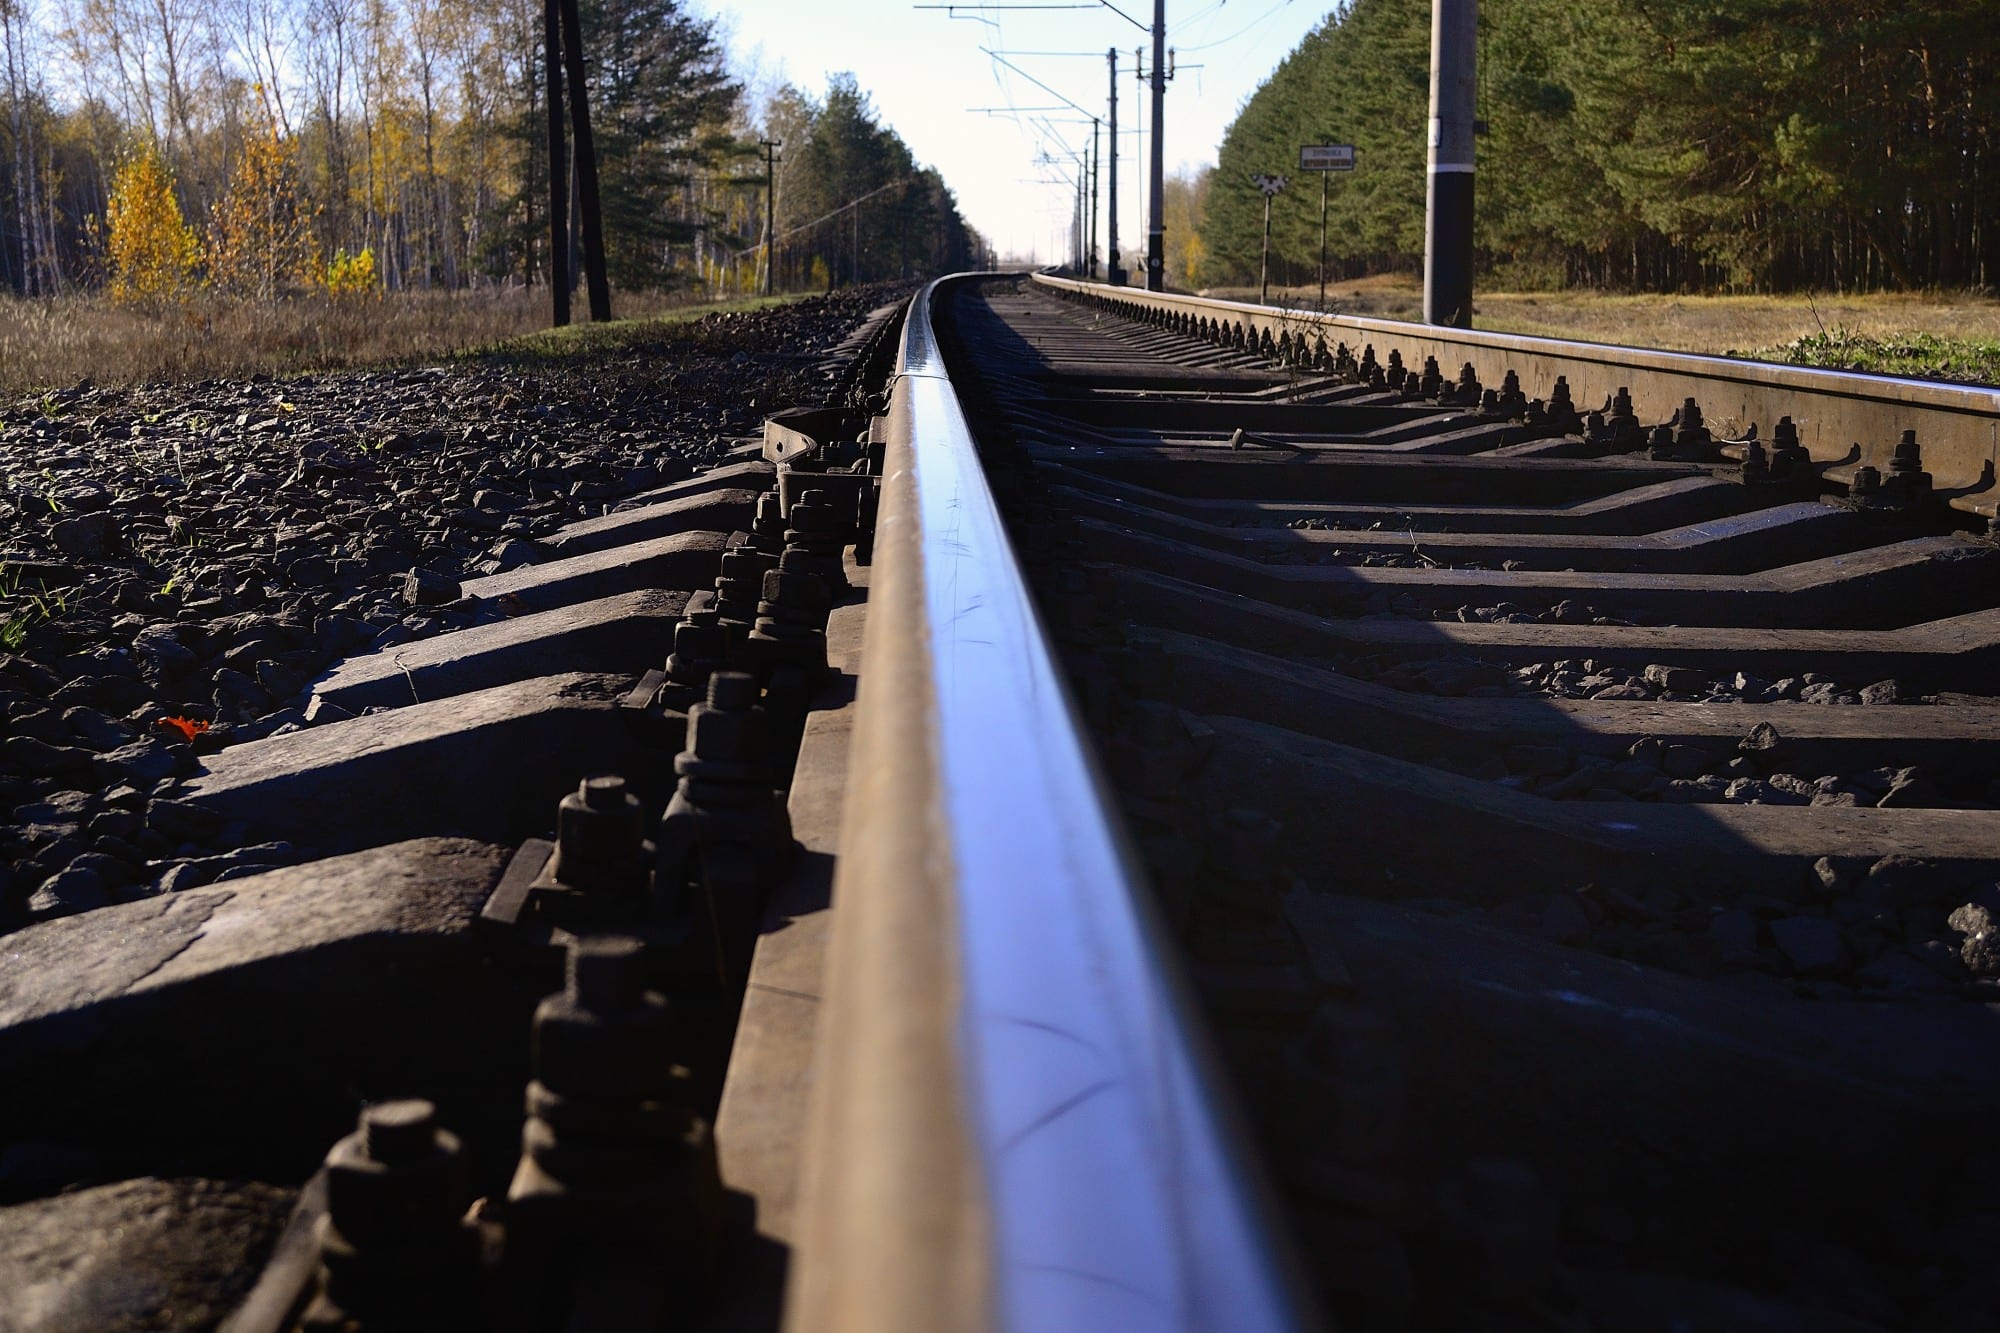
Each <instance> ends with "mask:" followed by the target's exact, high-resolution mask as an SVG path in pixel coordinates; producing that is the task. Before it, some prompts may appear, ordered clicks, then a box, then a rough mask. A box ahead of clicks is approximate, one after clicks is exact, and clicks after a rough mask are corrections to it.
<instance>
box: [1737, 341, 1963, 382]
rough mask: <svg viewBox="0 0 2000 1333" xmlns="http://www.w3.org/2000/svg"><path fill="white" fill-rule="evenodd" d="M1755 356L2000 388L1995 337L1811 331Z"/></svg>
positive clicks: (1764, 358) (1839, 368) (1768, 359)
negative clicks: (1881, 334)
mask: <svg viewBox="0 0 2000 1333" xmlns="http://www.w3.org/2000/svg"><path fill="white" fill-rule="evenodd" d="M1750 355H1752V356H1754V357H1756V358H1757V359H1758V360H1761V361H1783V362H1786V363H1787V364H1790V365H1794V366H1818V367H1821V368H1823V369H1827V370H1862V371H1869V372H1872V373H1874V374H1878V375H1910V376H1915V377H1917V378H1920V379H1927V380H1956V381H1961V382H1963V383H1967V384H2000V339H1996V338H1951V337H1946V336H1943V335H1940V334H1935V333H1896V334H1886V335H1883V336H1880V337H1877V336H1874V335H1871V334H1866V333H1855V332H1853V331H1851V330H1848V329H1844V328H1837V329H1833V330H1831V331H1828V332H1822V333H1809V334H1807V335H1805V336H1804V337H1802V338H1794V339H1792V340H1791V341H1790V342H1788V343H1780V344H1779V345H1777V346H1776V347H1767V348H1764V349H1763V350H1761V351H1757V352H1752V353H1750Z"/></svg>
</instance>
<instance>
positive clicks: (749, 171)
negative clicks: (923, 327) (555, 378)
mask: <svg viewBox="0 0 2000 1333" xmlns="http://www.w3.org/2000/svg"><path fill="white" fill-rule="evenodd" d="M582 18H583V28H584V47H585V53H586V63H587V66H588V74H589V80H588V87H589V94H590V100H591V115H592V120H593V122H594V130H595V137H596V141H597V147H598V156H599V162H600V177H601V197H602V200H603V210H604V217H605V227H606V238H607V251H608V260H609V267H610V271H611V278H612V281H613V283H614V284H615V285H618V286H620V287H624V288H626V289H639V288H658V287H666V286H675V285H690V284H696V285H705V286H706V287H708V288H710V289H712V290H717V291H724V290H738V291H748V290H752V289H754V288H755V287H756V286H757V285H758V281H759V278H760V276H761V263H762V254H763V250H762V248H761V247H762V245H763V241H764V236H763V232H764V223H765V210H764V194H763V191H764V186H765V184H766V181H765V175H764V159H763V155H762V153H761V151H760V150H759V148H758V141H759V140H760V139H763V138H767V137H775V138H782V139H784V140H785V141H786V146H785V148H784V150H783V156H782V158H781V164H780V168H779V170H780V181H779V191H780V193H779V207H780V217H779V226H778V230H779V231H781V232H783V231H784V230H785V229H786V228H787V227H788V226H789V227H792V228H794V229H795V230H794V234H793V235H792V236H790V237H789V238H788V239H787V240H786V242H785V243H784V245H783V246H781V248H780V252H779V253H780V255H781V257H782V265H781V269H780V274H781V277H782V278H789V279H791V280H793V281H795V282H798V281H805V280H807V279H809V278H816V277H817V278H825V279H827V280H850V279H855V278H874V277H882V276H888V275H892V274H899V273H914V272H918V271H924V270H928V269H932V268H934V267H937V266H939V265H941V264H955V263H958V262H962V260H963V258H964V257H965V256H966V255H968V254H970V253H972V252H973V251H974V250H975V249H976V248H977V247H978V244H979V243H978V241H977V238H976V237H975V236H974V234H973V233H972V232H971V231H970V230H969V229H968V228H967V227H966V225H965V223H964V221H963V219H962V218H961V217H960V215H959V213H958V210H957V205H956V202H955V201H954V200H953V198H952V196H951V192H950V191H949V190H948V189H946V188H945V186H944V183H943V181H942V180H941V179H939V178H938V176H937V174H936V173H935V172H933V171H929V170H926V169H923V168H920V167H918V166H917V165H916V164H915V163H914V162H913V161H912V160H911V157H910V153H909V150H908V148H907V147H906V146H905V145H904V144H903V142H902V140H901V139H900V138H899V137H897V136H896V134H895V133H894V131H893V130H890V129H888V128H886V127H884V126H882V125H880V124H878V123H877V122H876V120H875V118H874V115H873V113H872V111H871V110H870V108H869V106H868V102H867V99H866V97H865V96H864V95H863V94H862V93H861V92H860V90H859V89H858V88H857V87H856V86H855V84H854V82H853V80H852V79H851V78H841V79H837V80H836V81H835V82H834V84H833V85H832V87H831V89H830V90H829V92H828V94H827V96H826V98H825V100H824V101H819V100H815V99H814V98H813V97H811V96H810V95H808V94H806V93H803V92H801V91H799V90H797V89H794V88H790V87H786V88H783V89H780V90H779V91H778V92H777V93H776V94H774V95H773V96H772V97H770V98H768V99H766V100H765V104H764V105H762V106H757V105H753V104H752V102H751V99H750V98H748V97H747V96H746V94H745V91H744V89H743V87H742V86H741V84H740V83H739V81H738V80H737V79H735V78H734V77H732V75H731V73H730V71H729V67H728V63H727V56H726V52H725V51H724V49H723V46H722V43H721V39H720V37H719V35H718V33H717V31H716V28H715V24H714V22H713V21H712V20H710V19H708V18H706V17H702V16H700V15H698V14H696V13H694V12H692V11H691V10H690V9H689V8H688V7H687V6H686V5H685V4H684V3H682V0H583V4H582ZM542 37H543V25H542V6H541V5H540V4H539V3H536V0H0V291H5V290H12V291H13V292H16V293H20V294H24V295H48V294H54V293H58V292H64V291H72V290H78V289H84V290H90V289H96V288H98V287H100V286H107V285H113V284H114V282H115V280H116V279H117V277H118V273H117V272H116V271H115V270H116V268H117V265H118V263H119V261H120V259H121V256H124V255H128V254H131V253H141V252H143V253H144V254H146V255H149V256H151V257H152V262H154V263H156V264H161V265H166V266H168V267H172V266H174V265H181V266H182V267H184V269H185V275H184V276H185V280H186V281H187V282H189V283H191V284H200V285H203V286H208V287H213V288H220V289H224V290H229V291H234V292H237V293H239V294H244V295H251V296H266V297H268V296H272V295H283V294H285V293H286V292H288V291H295V290H299V289H301V288H304V287H311V286H315V285H322V286H328V287H329V289H334V290H338V289H340V288H341V287H342V285H343V284H344V285H345V286H346V287H347V288H352V287H354V286H356V285H361V284H375V285H380V286H383V287H388V288H391V289H398V288H420V287H421V288H466V287H475V286H483V285H493V284H507V283H515V284H518V283H523V282H530V283H532V282H540V281H543V280H545V276H546V273H547V271H548V255H547V253H546V250H547V233H548V227H547V217H546V213H545V210H546V207H547V203H546V200H547V188H546V184H545V180H546V174H547V157H546V154H547V148H546V140H545V127H544V97H545V89H544V82H543V64H542ZM885 186H886V187H889V188H883V187H885ZM147 190H150V191H152V192H153V195H154V197H152V198H144V199H142V198H141V194H142V193H143V192H144V191H147ZM871 192H873V193H872V194H871ZM863 195H870V196H871V197H870V198H869V200H868V202H867V203H866V204H864V205H863V206H862V211H861V227H860V231H859V244H858V246H857V244H856V233H855V230H854V228H853V227H852V226H851V225H848V226H847V228H846V230H844V231H838V234H836V231H837V228H836V227H834V226H832V225H826V226H818V227H814V226H805V227H803V228H801V227H800V225H799V224H801V223H803V222H805V221H806V220H807V219H809V218H811V217H812V216H814V215H815V212H816V211H817V212H824V211H828V210H838V209H839V208H840V207H841V206H842V205H844V204H846V203H847V202H848V201H850V200H852V199H855V198H857V197H860V196H863ZM121 203H122V205H123V207H122V209H121V208H120V207H119V205H120V204H121ZM572 207H574V205H572ZM115 216H123V217H125V218H126V219H127V220H128V222H130V223H137V222H139V221H142V220H143V223H144V225H145V226H146V228H147V231H146V234H145V235H143V236H129V237H128V238H127V240H126V243H125V244H124V245H123V246H122V247H121V245H120V244H119V243H118V241H117V238H115V237H113V236H112V235H111V234H110V230H111V223H112V222H113V221H114V220H115ZM841 217H842V218H843V219H844V220H845V221H847V222H848V223H851V221H852V219H851V217H849V216H848V215H847V214H841ZM362 256H365V259H362V258H361V257H362ZM574 271H575V269H574V267H573V268H572V272H574ZM163 281H164V279H163ZM139 285H141V286H143V285H144V284H139ZM127 286H128V287H129V286H132V284H129V283H128V284H127ZM153 294H157V293H153Z"/></svg>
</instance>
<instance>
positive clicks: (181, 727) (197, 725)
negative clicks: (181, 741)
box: [159, 717, 208, 745]
mask: <svg viewBox="0 0 2000 1333" xmlns="http://www.w3.org/2000/svg"><path fill="white" fill-rule="evenodd" d="M159 725H160V726H162V727H164V728H166V729H167V730H169V731H178V732H179V733H180V734H181V735H182V736H183V737H184V738H186V740H187V743H188V744H190V745H192V744H194V738H195V737H197V736H199V735H201V733H202V732H204V731H207V730H208V723H206V722H203V721H201V720H200V719H198V718H192V717H163V718H161V719H160V723H159Z"/></svg>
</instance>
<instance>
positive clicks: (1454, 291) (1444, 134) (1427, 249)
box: [1424, 0, 1479, 329]
mask: <svg viewBox="0 0 2000 1333" xmlns="http://www.w3.org/2000/svg"><path fill="white" fill-rule="evenodd" d="M1478 60H1479V6H1478V0H1431V133H1430V190H1429V195H1428V198H1427V199H1426V201H1425V209H1424V322H1425V323H1427V324H1444V325H1448V326H1451V327H1455V328H1461V329H1469V328H1471V327H1472V179H1473V124H1472V116H1473V90H1474V86H1475V85H1474V75H1475V73H1476V72H1477V65H1478Z"/></svg>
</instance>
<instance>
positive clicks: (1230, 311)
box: [1033, 273, 2000, 519]
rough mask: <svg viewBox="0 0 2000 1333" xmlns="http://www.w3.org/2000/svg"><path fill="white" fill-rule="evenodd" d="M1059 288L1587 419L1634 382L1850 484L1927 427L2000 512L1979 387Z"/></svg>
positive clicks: (1982, 510) (1056, 283) (1949, 480)
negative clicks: (1782, 436) (1471, 385)
mask: <svg viewBox="0 0 2000 1333" xmlns="http://www.w3.org/2000/svg"><path fill="white" fill-rule="evenodd" d="M1033 280H1034V281H1035V282H1037V283H1040V284H1042V285H1043V286H1045V287H1048V288H1050V289H1053V290H1056V291H1060V292H1064V293H1067V294H1068V295H1070V296H1073V297H1076V298H1079V299H1083V300H1086V301H1090V302H1093V303H1096V304H1099V305H1101V306H1102V307H1103V308H1105V309H1108V310H1114V311H1117V312H1119V313H1121V314H1126V315H1129V316H1131V317H1134V318H1138V319H1142V320H1147V321H1150V322H1155V323H1159V322H1167V323H1176V322H1188V323H1198V322H1199V321H1203V320H1206V321H1208V322H1209V323H1210V324H1215V325H1221V326H1223V327H1224V328H1225V329H1229V330H1238V329H1240V330H1241V332H1242V333H1243V335H1244V336H1245V338H1246V340H1255V341H1259V342H1261V341H1262V340H1263V339H1264V338H1265V337H1269V338H1270V339H1271V340H1272V341H1273V342H1274V343H1275V342H1277V341H1278V340H1280V339H1282V338H1285V337H1286V336H1289V337H1290V338H1291V339H1292V341H1293V342H1294V343H1297V342H1298V341H1300V340H1301V339H1308V340H1310V341H1313V342H1314V343H1315V344H1316V342H1317V340H1318V339H1320V338H1324V339H1325V340H1326V342H1327V344H1328V345H1329V346H1332V345H1334V344H1336V343H1338V342H1340V341H1342V340H1345V341H1347V342H1349V343H1350V344H1353V347H1354V351H1355V352H1356V353H1357V354H1358V353H1359V351H1360V350H1361V347H1360V344H1362V343H1364V342H1369V341H1373V342H1375V343H1376V344H1378V346H1377V355H1378V356H1379V357H1381V358H1382V359H1383V360H1385V361H1386V360H1387V359H1388V354H1389V352H1390V351H1391V350H1392V349H1393V350H1397V351H1400V352H1401V353H1402V355H1403V361H1404V363H1405V364H1406V365H1408V366H1409V367H1410V368H1411V369H1412V370H1415V369H1416V368H1417V367H1418V366H1421V365H1422V364H1423V359H1424V358H1425V357H1426V356H1435V357H1436V358H1437V359H1438V365H1439V367H1440V368H1441V369H1442V370H1443V372H1444V375H1445V378H1446V379H1447V380H1449V379H1451V378H1453V377H1454V376H1456V375H1457V373H1458V369H1459V367H1460V366H1461V365H1464V364H1467V363H1470V364H1471V365H1472V367H1473V369H1474V370H1475V371H1476V372H1478V375H1479V378H1480V379H1481V381H1483V382H1484V383H1486V384H1489V385H1497V384H1498V383H1499V382H1500V380H1501V378H1502V377H1503V376H1504V375H1505V374H1506V372H1507V371H1508V370H1510V369H1511V370H1513V371H1514V372H1515V373H1517V374H1518V375H1519V376H1520V379H1521V388H1522V391H1523V392H1525V393H1526V394H1527V395H1528V396H1529V397H1531V398H1533V397H1546V396H1547V395H1548V392H1549V390H1550V389H1551V388H1552V387H1553V386H1554V384H1555V381H1556V377H1557V376H1558V375H1562V376H1566V377H1567V378H1568V379H1569V383H1570V390H1571V393H1572V395H1573V396H1574V398H1575V401H1576V404H1577V407H1578V410H1580V411H1582V410H1588V408H1590V407H1591V406H1593V405H1594V404H1596V403H1598V402H1600V401H1602V400H1603V399H1605V398H1606V397H1608V396H1609V395H1610V394H1611V392H1612V391H1613V390H1614V389H1616V388H1618V387H1619V386H1621V385H1623V386H1627V387H1629V388H1630V389H1631V391H1632V398H1633V401H1634V403H1635V404H1636V406H1637V409H1638V412H1639V416H1640V419H1641V420H1643V421H1664V420H1666V419H1667V418H1668V416H1669V415H1671V414H1672V412H1673V411H1674V410H1675V409H1677V408H1678V407H1679V406H1680V405H1681V401H1682V400H1683V399H1685V398H1693V399H1695V400H1696V401H1697V402H1698V403H1699V404H1700V405H1701V409H1702V412H1703V413H1704V415H1705V416H1706V417H1707V419H1708V421H1709V423H1710V424H1711V425H1712V426H1714V427H1716V428H1717V437H1718V438H1721V437H1722V436H1723V435H1724V434H1726V433H1727V434H1733V433H1735V432H1737V431H1740V430H1743V429H1746V428H1747V427H1748V426H1749V425H1750V424H1752V423H1755V424H1756V425H1758V426H1759V427H1760V428H1761V430H1762V431H1763V435H1764V439H1765V440H1766V441H1767V442H1768V440H1769V439H1770V437H1771V430H1772V427H1773V426H1774V425H1775V424H1776V422H1777V420H1778V418H1779V417H1781V416H1790V417H1791V418H1792V419H1793V421H1794V423H1795V424H1796V425H1797V426H1798V429H1799V443H1801V444H1803V445H1804V446H1805V447H1806V449H1807V450H1808V452H1810V453H1811V454H1812V457H1813V461H1814V462H1816V463H1821V464H1826V465H1828V466H1827V467H1826V468H1825V469H1824V475H1826V476H1827V477H1829V478H1830V479H1832V480H1834V481H1839V482H1845V481H1847V480H1848V479H1849V477H1851V476H1852V475H1853V470H1854V469H1855V468H1856V467H1859V466H1862V465H1864V464H1866V465H1870V466H1873V467H1876V468H1879V469H1882V470H1883V471H1884V472H1886V471H1887V470H1888V468H1889V463H1890V458H1891V454H1892V451H1893V450H1894V448H1895V446H1896V442H1897V438H1898V436H1899V435H1900V434H1901V432H1903V431H1905V430H1914V431H1916V432H1917V440H1918V443H1919V444H1920V445H1921V446H1922V449H1923V461H1924V466H1925V467H1926V468H1927V469H1928V470H1929V471H1930V472H1931V474H1932V476H1933V477H1934V478H1935V479H1936V486H1937V489H1938V491H1939V493H1940V494H1941V495H1943V496H1945V497H1946V498H1948V499H1949V500H1950V502H1951V504H1952V506H1953V507H1954V508H1956V509H1959V510H1962V511H1964V512H1966V513H1970V514H1977V515H1980V516H1981V517H1984V518H1987V519H1993V518H1996V517H2000V483H1996V481H1995V475H1994V470H1995V466H1996V463H2000V390H1996V389H1991V388H1985V387H1981V386H1978V385H1971V384H1948V383H1942V382H1938V381H1934V380H1916V379H1900V378H1897V377H1896V376H1892V375H1871V374H1863V373H1861V372H1858V371H1841V370H1820V369H1815V368H1813V367H1808V366H1787V365H1779V364H1777V363H1774V362H1769V361H1749V360H1740V359H1737V358H1735V357H1723V356H1704V355H1699V354H1696V353H1692V352H1667V351H1658V350H1654V349H1649V348H1637V347H1618V346H1613V345H1610V344H1606V343H1590V342H1578V341H1572V340H1569V339H1562V338H1540V337H1529V336H1527V335H1525V334H1517V333H1493V332H1487V331H1482V330H1475V329H1454V328H1445V327H1442V326H1439V325H1434V324H1412V323H1406V322H1403V321H1400V320H1390V319H1367V318H1363V317H1361V316H1357V315H1341V314H1322V313H1318V312H1315V311H1309V310H1286V309H1281V308H1278V307H1273V306H1262V305H1255V304H1251V303H1247V302H1242V301H1220V300H1214V299H1211V298H1208V297H1199V296H1187V295H1181V294H1177V293H1162V292H1146V291H1138V290H1135V289H1133V288H1130V287H1112V286H1109V285H1107V284H1104V283H1094V282H1082V281H1078V280H1076V279H1073V278H1060V277H1056V276H1053V275H1050V274H1044V273H1037V274H1035V275H1033Z"/></svg>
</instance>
